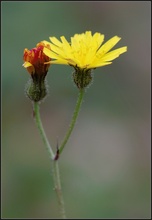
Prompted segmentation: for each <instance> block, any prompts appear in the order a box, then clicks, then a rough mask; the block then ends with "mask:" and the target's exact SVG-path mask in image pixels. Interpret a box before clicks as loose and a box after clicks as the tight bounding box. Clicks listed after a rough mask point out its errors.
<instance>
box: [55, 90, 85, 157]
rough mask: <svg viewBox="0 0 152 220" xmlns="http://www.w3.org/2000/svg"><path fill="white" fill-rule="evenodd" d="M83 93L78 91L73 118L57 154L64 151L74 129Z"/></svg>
mask: <svg viewBox="0 0 152 220" xmlns="http://www.w3.org/2000/svg"><path fill="white" fill-rule="evenodd" d="M84 92H85V90H84V89H80V90H79V95H78V100H77V103H76V106H75V110H74V113H73V117H72V120H71V123H70V126H69V129H68V131H67V133H66V135H65V137H64V139H63V141H62V143H61V145H60V147H59V154H61V152H62V151H63V149H64V147H65V145H66V143H67V141H68V139H69V138H70V135H71V133H72V131H73V128H74V126H75V123H76V120H77V118H78V114H79V111H80V107H81V104H82V101H83V97H84Z"/></svg>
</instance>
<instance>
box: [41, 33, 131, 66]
mask: <svg viewBox="0 0 152 220" xmlns="http://www.w3.org/2000/svg"><path fill="white" fill-rule="evenodd" d="M60 38H61V41H59V40H58V39H57V38H56V37H50V41H51V42H52V43H49V42H47V41H43V42H44V43H45V44H46V43H47V44H49V45H50V47H51V49H49V48H46V47H44V49H43V52H44V54H46V56H48V57H50V58H51V61H50V62H47V63H54V64H65V65H71V66H73V67H77V68H79V69H94V68H96V67H100V66H105V65H109V64H111V63H112V62H111V61H112V60H114V59H115V58H117V57H119V55H120V54H122V53H124V52H126V51H127V47H126V46H125V47H121V48H119V49H115V50H113V51H110V50H111V49H112V48H113V47H114V46H115V45H116V44H117V43H118V41H119V40H120V39H121V38H120V37H118V36H114V37H112V38H111V39H110V40H108V41H107V42H106V43H105V44H103V45H102V43H103V41H104V35H103V34H100V33H98V32H97V33H95V34H94V35H92V33H91V31H86V32H85V33H82V34H75V35H74V36H73V37H71V42H70V43H69V42H68V41H67V40H66V39H65V37H64V36H61V37H60ZM52 59H54V60H52Z"/></svg>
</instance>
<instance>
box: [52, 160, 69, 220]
mask: <svg viewBox="0 0 152 220" xmlns="http://www.w3.org/2000/svg"><path fill="white" fill-rule="evenodd" d="M53 177H54V185H55V191H56V194H57V198H58V203H59V210H60V215H61V217H62V219H66V215H65V208H64V200H63V195H62V190H61V182H60V172H59V164H58V160H54V161H53Z"/></svg>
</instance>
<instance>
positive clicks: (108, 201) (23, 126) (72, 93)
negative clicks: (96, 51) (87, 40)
mask: <svg viewBox="0 0 152 220" xmlns="http://www.w3.org/2000/svg"><path fill="white" fill-rule="evenodd" d="M1 6H2V7H1V12H2V16H1V19H2V21H1V30H2V41H1V43H2V44H1V48H2V57H1V71H2V141H1V142H2V151H1V152H2V163H1V164H2V169H1V171H2V175H1V177H2V187H1V192H2V210H1V212H2V214H1V216H2V218H42V219H43V218H58V217H59V214H58V205H57V200H56V196H55V192H54V191H53V183H52V174H51V163H50V160H49V156H48V153H47V151H46V149H45V147H44V145H43V142H42V140H41V138H40V136H39V133H38V130H37V128H36V126H35V123H34V120H33V117H32V104H31V102H30V100H28V99H27V98H26V96H25V92H24V90H25V85H26V83H27V81H28V80H29V77H30V76H29V74H28V73H27V71H26V69H24V68H23V67H22V64H23V50H24V48H28V49H31V48H33V47H35V45H36V44H37V43H38V42H39V41H41V40H48V41H49V36H56V37H57V38H59V37H60V36H62V35H64V36H65V37H66V38H67V39H68V40H70V37H71V36H73V35H74V34H75V33H82V32H85V31H86V30H91V31H92V33H95V32H100V33H103V34H105V41H107V40H108V39H109V38H111V37H113V36H115V35H118V36H120V37H122V39H121V41H120V42H119V43H118V44H117V45H116V47H115V48H119V47H121V46H128V52H127V53H124V54H123V55H121V56H120V57H119V58H118V59H116V60H114V61H113V64H112V65H108V66H105V67H101V68H97V69H96V70H94V80H93V84H92V85H91V86H90V87H89V88H88V89H87V92H86V94H85V98H84V102H83V105H82V108H81V111H80V114H79V118H78V122H77V124H76V126H75V129H74V131H73V133H72V136H71V138H70V140H69V142H68V143H67V146H66V148H65V149H64V151H63V154H62V156H61V158H60V161H59V165H60V172H61V181H62V189H63V195H64V199H65V208H66V212H67V217H68V218H86V219H88V218H144V219H147V218H150V199H151V198H150V160H151V158H150V72H151V71H150V63H151V62H150V61H151V53H150V48H151V45H150V40H151V30H150V22H151V11H150V2H148V1H141V2H140V1H137V2H136V1H129V2H126V1H124V2H123V1H122V2H119V1H114V2H110V1H109V2H108V1H107V2H106V1H103V2H102V1H101V2H94V1H92V2H91V1H90V2H58V1H56V2H45V1H44V2H42V1H37V2H30V1H29V2H17V1H16V2H15V1H14V2H11V1H10V2H4V1H3V2H1ZM72 72H73V69H72V68H71V67H69V66H64V65H52V67H51V68H50V69H49V72H48V75H47V81H48V85H49V95H48V97H47V98H46V100H45V101H44V102H43V103H42V104H41V109H40V110H41V117H42V121H43V125H44V128H45V130H46V134H47V136H48V139H49V141H50V143H51V145H52V146H53V149H54V150H55V146H56V143H57V139H58V140H59V143H60V142H61V141H62V139H63V137H64V135H65V132H66V131H67V128H68V125H69V123H70V120H71V117H72V113H73V110H74V107H75V103H76V99H77V94H78V90H77V88H76V87H75V86H74V83H73V81H72Z"/></svg>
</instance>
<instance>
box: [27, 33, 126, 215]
mask: <svg viewBox="0 0 152 220" xmlns="http://www.w3.org/2000/svg"><path fill="white" fill-rule="evenodd" d="M49 39H50V42H48V41H46V40H43V41H41V42H40V43H38V44H37V45H36V47H35V48H33V49H31V50H28V49H24V55H23V60H24V63H23V66H24V67H25V68H26V69H27V71H28V72H29V74H30V76H31V77H30V80H29V82H28V83H27V86H26V94H27V96H28V97H29V99H30V100H31V101H32V104H33V116H34V118H35V122H36V125H37V128H38V130H39V133H40V136H41V138H42V140H43V142H44V145H45V147H46V149H47V150H48V153H49V156H50V160H51V161H52V173H53V181H54V189H55V191H56V195H57V199H58V204H59V216H60V217H61V218H63V219H65V218H66V214H65V207H64V200H63V195H62V190H61V180H60V173H59V164H58V161H59V158H60V157H61V153H62V152H63V150H64V148H65V146H66V144H67V142H68V140H69V138H70V136H71V133H72V131H73V129H74V126H75V123H76V120H77V118H78V114H79V111H80V108H81V104H82V101H83V98H84V94H85V90H86V89H87V87H88V86H89V84H90V83H91V82H92V77H93V76H92V70H93V69H96V68H98V67H102V66H105V65H109V64H111V63H112V60H114V59H116V58H117V57H119V55H120V54H122V53H124V52H126V51H127V47H126V46H124V47H120V48H118V49H114V50H112V51H111V49H112V48H113V47H114V46H115V45H116V44H117V43H118V42H119V41H120V39H121V38H120V37H118V36H114V37H112V38H111V39H109V40H108V41H107V42H106V43H104V44H103V41H104V35H103V34H100V33H98V32H96V33H95V34H94V35H92V33H91V31H86V32H85V33H82V34H75V35H74V36H73V37H71V41H70V42H68V41H67V40H66V38H65V37H64V36H61V37H60V40H58V39H57V38H56V37H50V38H49ZM52 64H64V65H69V66H72V67H73V68H74V72H73V81H74V83H75V84H76V86H77V88H78V98H77V102H76V106H75V109H74V112H73V116H72V119H71V123H70V125H69V128H68V130H67V132H66V133H65V137H64V138H63V141H62V142H61V144H60V145H59V146H58V145H57V146H56V149H55V152H54V151H53V149H52V147H51V145H50V143H49V141H48V139H47V136H46V134H45V131H44V128H43V125H42V121H41V117H40V111H39V106H40V103H41V101H42V100H43V99H44V98H45V97H46V95H47V93H48V91H47V82H46V75H47V72H48V69H49V67H50V66H51V65H52Z"/></svg>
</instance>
